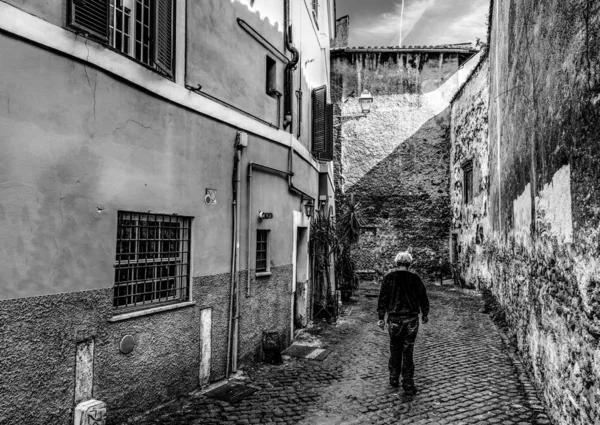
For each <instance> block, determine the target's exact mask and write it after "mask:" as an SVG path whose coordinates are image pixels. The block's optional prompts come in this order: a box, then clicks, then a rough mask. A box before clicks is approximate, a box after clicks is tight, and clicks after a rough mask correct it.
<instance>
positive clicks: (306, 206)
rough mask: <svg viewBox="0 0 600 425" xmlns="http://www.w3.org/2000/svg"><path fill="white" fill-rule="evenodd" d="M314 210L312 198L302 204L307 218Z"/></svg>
mask: <svg viewBox="0 0 600 425" xmlns="http://www.w3.org/2000/svg"><path fill="white" fill-rule="evenodd" d="M314 210H315V204H313V200H312V199H309V200H308V201H307V202H306V204H304V214H306V216H307V217H308V218H310V217H311V216H312V215H313V212H314Z"/></svg>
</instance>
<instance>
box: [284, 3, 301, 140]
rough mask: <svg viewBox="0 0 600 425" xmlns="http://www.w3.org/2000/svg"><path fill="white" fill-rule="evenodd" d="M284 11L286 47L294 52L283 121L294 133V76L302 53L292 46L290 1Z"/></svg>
mask: <svg viewBox="0 0 600 425" xmlns="http://www.w3.org/2000/svg"><path fill="white" fill-rule="evenodd" d="M283 11H284V15H285V16H284V22H285V29H284V39H285V47H286V49H287V50H289V51H290V52H292V59H291V60H290V61H289V62H288V63H287V64H286V65H285V72H284V82H283V87H284V119H283V128H286V127H287V126H288V125H289V127H290V133H291V132H292V131H293V128H292V127H293V126H292V122H293V120H294V119H293V116H292V91H293V87H292V76H293V69H294V68H295V67H296V65H297V64H298V61H299V60H300V52H299V51H298V49H296V48H295V47H294V45H293V44H292V24H291V13H290V0H285V5H284V8H283Z"/></svg>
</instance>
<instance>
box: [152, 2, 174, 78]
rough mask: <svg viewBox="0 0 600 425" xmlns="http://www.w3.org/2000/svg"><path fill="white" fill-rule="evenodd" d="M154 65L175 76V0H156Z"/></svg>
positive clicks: (170, 75)
mask: <svg viewBox="0 0 600 425" xmlns="http://www.w3.org/2000/svg"><path fill="white" fill-rule="evenodd" d="M155 2H156V3H155V8H154V46H153V48H154V65H155V66H156V67H157V68H158V69H159V70H160V71H162V72H163V73H165V74H166V75H168V76H169V77H172V76H173V0H155Z"/></svg>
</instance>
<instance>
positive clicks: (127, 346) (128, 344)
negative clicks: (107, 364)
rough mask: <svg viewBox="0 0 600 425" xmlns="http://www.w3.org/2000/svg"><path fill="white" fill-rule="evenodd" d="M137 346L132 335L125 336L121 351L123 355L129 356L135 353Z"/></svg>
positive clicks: (120, 345)
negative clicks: (134, 349) (134, 348)
mask: <svg viewBox="0 0 600 425" xmlns="http://www.w3.org/2000/svg"><path fill="white" fill-rule="evenodd" d="M134 346H135V341H134V340H133V337H132V336H131V335H125V336H124V337H123V338H122V339H121V343H120V344H119V350H121V353H123V354H129V353H131V352H132V351H133V347H134Z"/></svg>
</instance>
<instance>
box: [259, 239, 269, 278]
mask: <svg viewBox="0 0 600 425" xmlns="http://www.w3.org/2000/svg"><path fill="white" fill-rule="evenodd" d="M268 243H269V231H268V230H257V231H256V271H257V272H265V271H267V263H268V258H267V254H268V249H269V247H268Z"/></svg>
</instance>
